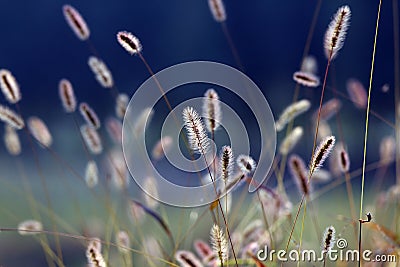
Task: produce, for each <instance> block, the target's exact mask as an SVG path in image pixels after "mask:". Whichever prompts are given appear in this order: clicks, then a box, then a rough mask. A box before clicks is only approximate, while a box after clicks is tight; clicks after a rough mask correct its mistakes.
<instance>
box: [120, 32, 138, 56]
mask: <svg viewBox="0 0 400 267" xmlns="http://www.w3.org/2000/svg"><path fill="white" fill-rule="evenodd" d="M117 40H118V42H119V44H120V45H121V46H122V47H123V48H124V49H125V50H126V51H127V52H128V53H129V54H131V55H134V54H137V53H140V52H141V51H142V45H141V44H140V41H139V39H138V38H137V37H136V36H135V35H133V34H132V33H130V32H127V31H120V32H118V33H117Z"/></svg>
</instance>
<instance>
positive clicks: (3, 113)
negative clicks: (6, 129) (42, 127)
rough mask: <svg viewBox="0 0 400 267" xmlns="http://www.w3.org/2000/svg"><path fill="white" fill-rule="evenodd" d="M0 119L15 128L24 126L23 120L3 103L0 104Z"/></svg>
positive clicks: (19, 128) (18, 128)
mask: <svg viewBox="0 0 400 267" xmlns="http://www.w3.org/2000/svg"><path fill="white" fill-rule="evenodd" d="M0 121H3V122H4V123H6V124H7V125H9V126H10V127H12V128H14V129H17V130H21V129H22V128H24V127H25V122H24V120H23V119H22V118H21V116H19V115H18V114H17V113H15V112H14V111H12V110H11V109H9V108H8V107H6V106H3V105H0Z"/></svg>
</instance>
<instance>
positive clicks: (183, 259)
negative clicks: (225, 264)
mask: <svg viewBox="0 0 400 267" xmlns="http://www.w3.org/2000/svg"><path fill="white" fill-rule="evenodd" d="M175 259H176V261H177V262H178V263H179V265H180V266H182V267H203V266H204V265H203V264H202V263H201V262H200V260H199V259H198V258H197V257H196V256H195V255H194V254H193V253H192V252H190V251H187V250H178V251H177V252H175Z"/></svg>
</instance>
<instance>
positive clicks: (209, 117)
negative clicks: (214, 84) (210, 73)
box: [203, 89, 221, 133]
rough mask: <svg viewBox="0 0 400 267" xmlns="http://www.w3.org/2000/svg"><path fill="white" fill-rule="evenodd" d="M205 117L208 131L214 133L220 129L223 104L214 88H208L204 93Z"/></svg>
mask: <svg viewBox="0 0 400 267" xmlns="http://www.w3.org/2000/svg"><path fill="white" fill-rule="evenodd" d="M204 97H205V99H204V103H203V117H204V118H205V119H206V121H205V122H206V127H207V131H208V132H210V133H212V132H215V130H217V129H218V127H219V125H220V124H219V123H220V121H221V106H220V104H219V97H218V94H217V92H215V90H214V89H208V90H207V91H206V93H205V94H204Z"/></svg>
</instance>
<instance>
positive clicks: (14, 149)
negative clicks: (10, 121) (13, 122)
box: [4, 125, 21, 156]
mask: <svg viewBox="0 0 400 267" xmlns="http://www.w3.org/2000/svg"><path fill="white" fill-rule="evenodd" d="M4 144H5V146H6V149H7V151H8V153H10V155H12V156H18V155H19V154H21V142H20V140H19V137H18V133H17V131H15V129H14V128H12V127H10V126H9V125H6V126H5V132H4Z"/></svg>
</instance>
